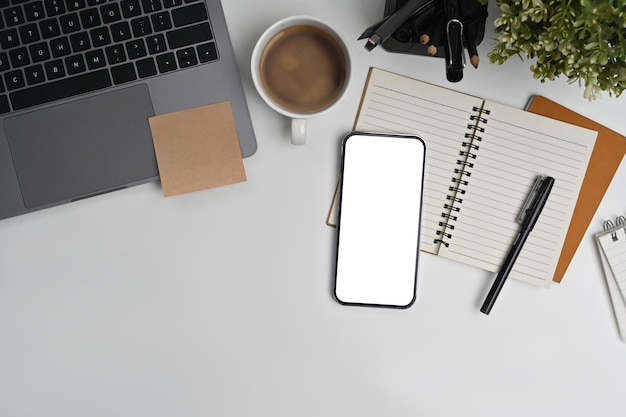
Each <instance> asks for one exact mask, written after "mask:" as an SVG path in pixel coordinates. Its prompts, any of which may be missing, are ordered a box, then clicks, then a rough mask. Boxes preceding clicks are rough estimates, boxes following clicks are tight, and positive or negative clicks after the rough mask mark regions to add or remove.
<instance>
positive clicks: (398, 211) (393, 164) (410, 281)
mask: <svg viewBox="0 0 626 417" xmlns="http://www.w3.org/2000/svg"><path fill="white" fill-rule="evenodd" d="M425 154H426V146H425V144H424V141H423V140H422V139H421V138H419V137H418V136H408V135H393V134H375V133H363V132H353V133H351V134H349V135H347V136H346V137H345V138H344V140H343V144H342V168H341V183H340V194H339V199H340V200H339V219H338V223H337V229H338V234H337V262H336V270H335V288H334V292H335V298H336V299H337V301H339V302H340V303H342V304H349V305H367V306H381V307H397V308H407V307H410V306H411V305H412V304H413V303H414V301H415V297H416V286H417V268H418V259H419V240H420V224H421V213H422V191H423V188H424V163H425Z"/></svg>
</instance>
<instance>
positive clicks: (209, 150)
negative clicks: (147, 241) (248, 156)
mask: <svg viewBox="0 0 626 417" xmlns="http://www.w3.org/2000/svg"><path fill="white" fill-rule="evenodd" d="M148 120H149V122H150V129H151V130H152V138H153V141H154V150H155V153H156V157H157V163H158V166H159V174H160V176H161V185H162V187H163V195H165V196H166V197H169V196H173V195H178V194H185V193H190V192H194V191H199V190H205V189H208V188H214V187H220V186H223V185H228V184H235V183H238V182H243V181H246V172H245V169H244V165H243V159H242V156H241V149H240V147H239V140H238V137H237V130H236V128H235V119H234V117H233V113H232V109H231V106H230V102H228V101H224V102H220V103H216V104H210V105H207V106H202V107H196V108H192V109H188V110H182V111H179V112H175V113H168V114H164V115H160V116H155V117H151V118H149V119H148Z"/></svg>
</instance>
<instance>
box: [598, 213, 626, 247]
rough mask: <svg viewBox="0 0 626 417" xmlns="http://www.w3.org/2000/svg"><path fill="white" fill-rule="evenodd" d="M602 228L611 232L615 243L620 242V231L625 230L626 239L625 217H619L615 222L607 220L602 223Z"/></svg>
mask: <svg viewBox="0 0 626 417" xmlns="http://www.w3.org/2000/svg"><path fill="white" fill-rule="evenodd" d="M602 227H603V229H604V230H605V231H610V232H611V239H613V242H615V241H617V240H619V237H618V232H619V231H620V229H623V230H624V237H626V217H624V216H618V217H617V218H616V219H615V222H613V221H612V220H606V221H604V223H602Z"/></svg>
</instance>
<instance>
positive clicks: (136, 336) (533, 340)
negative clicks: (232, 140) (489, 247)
mask: <svg viewBox="0 0 626 417" xmlns="http://www.w3.org/2000/svg"><path fill="white" fill-rule="evenodd" d="M491 3H494V2H491ZM383 5H384V1H383V0H344V1H337V0H315V1H309V2H303V1H297V2H296V1H288V0H267V1H265V2H262V3H256V2H252V1H250V0H227V1H224V9H225V13H226V17H227V21H228V24H229V26H230V29H231V35H232V41H233V43H234V47H235V50H236V52H237V59H238V62H239V65H240V69H241V73H242V77H243V80H244V83H245V89H246V95H247V98H248V102H249V105H250V111H251V114H252V118H253V123H254V126H255V130H256V134H257V137H258V144H259V149H258V152H257V153H256V155H254V156H253V157H251V158H248V159H246V160H245V168H246V171H247V175H248V181H247V182H246V183H243V184H238V185H233V186H229V187H224V188H220V189H215V190H209V191H204V192H198V193H194V194H189V195H184V196H179V197H173V198H167V199H165V198H163V196H162V194H161V188H160V186H159V184H149V185H143V186H139V187H134V188H131V189H128V190H124V191H120V192H116V193H112V194H109V195H105V196H100V197H97V198H93V199H89V200H85V201H81V202H78V203H74V204H70V205H65V206H61V207H57V208H53V209H48V210H44V211H41V212H38V213H34V214H30V215H26V216H21V217H18V218H13V219H8V220H3V221H2V222H0V415H1V416H7V417H24V416H29V417H30V416H37V417H39V416H64V417H79V416H80V417H82V416H92V417H95V416H102V417H105V416H106V417H109V416H133V417H136V416H150V417H160V416H184V417H195V416H198V417H199V416H202V417H206V416H223V417H226V416H272V417H277V416H289V417H292V416H459V415H463V416H481V417H486V416H528V415H533V416H553V415H561V416H564V415H567V416H570V417H574V416H589V415H597V416H621V415H623V405H624V396H623V393H624V389H623V387H624V384H625V383H626V344H625V343H622V342H621V341H620V339H619V336H618V332H617V328H616V325H615V321H614V318H613V312H612V307H611V304H610V300H609V296H608V293H607V288H606V284H605V282H604V278H603V275H602V272H601V265H600V263H599V259H598V256H597V253H596V248H595V244H594V242H593V239H592V233H593V232H595V231H598V230H600V229H601V222H602V220H604V219H607V218H612V217H614V216H616V215H618V214H624V213H625V212H626V200H625V199H624V190H625V189H626V163H624V164H622V167H621V169H620V170H619V172H618V173H617V175H616V177H615V179H614V181H613V183H612V185H611V188H610V189H609V191H608V193H607V195H606V197H605V198H604V200H603V202H602V204H601V206H600V208H599V210H598V212H597V214H596V217H595V218H594V220H593V222H592V224H591V226H590V228H589V230H588V232H587V234H586V236H585V239H584V240H583V242H582V244H581V246H580V248H579V250H578V253H577V255H576V256H575V258H574V260H573V262H572V264H571V266H570V268H569V271H568V273H567V275H566V277H565V279H564V281H563V283H562V284H558V285H554V286H553V287H552V288H551V289H549V290H545V289H539V288H535V287H532V286H529V285H527V284H524V283H520V282H515V281H509V282H507V284H506V286H505V289H504V291H503V293H502V294H501V296H500V298H499V299H498V303H497V305H496V307H495V308H494V310H493V312H492V314H491V315H490V316H485V315H483V314H482V313H480V312H479V307H480V304H481V302H482V300H483V298H484V296H485V294H486V292H487V290H488V288H489V286H490V285H491V282H492V280H493V278H494V277H493V275H491V274H488V273H485V272H483V271H480V270H475V269H472V268H469V267H466V266H464V265H461V264H457V263H454V262H451V261H446V260H444V259H439V258H437V257H434V256H431V255H428V254H423V255H422V256H421V265H420V272H419V287H418V298H417V302H416V304H415V305H414V306H413V307H412V308H410V309H408V310H400V311H398V310H388V309H371V308H349V307H344V306H341V305H339V304H338V303H337V302H335V301H334V300H333V297H332V295H331V287H332V280H333V265H334V259H333V256H334V255H333V254H334V252H333V250H334V245H335V238H336V236H335V229H332V228H329V227H327V226H326V225H325V224H324V221H325V218H326V214H327V210H328V207H329V203H330V200H331V197H332V194H333V191H334V187H335V184H336V182H337V177H338V162H339V161H338V156H339V143H340V140H341V137H342V136H343V135H344V134H345V133H347V132H348V131H349V130H350V129H351V126H352V124H353V121H354V117H355V112H356V109H357V105H358V102H359V98H360V96H361V92H362V87H363V83H364V80H365V76H366V73H367V70H368V67H370V66H377V67H381V68H384V69H388V70H391V71H395V72H399V73H402V74H406V75H409V76H412V77H415V78H419V79H422V80H425V81H429V82H433V83H435V84H439V85H443V86H448V87H452V88H455V89H457V90H460V91H464V92H468V93H472V94H475V95H480V96H482V97H485V98H488V99H491V100H495V101H498V102H501V103H503V104H508V105H511V106H515V107H518V108H523V107H524V106H525V104H526V102H527V100H528V98H529V97H530V96H531V95H533V94H542V95H545V96H547V97H548V98H550V99H553V100H555V101H558V102H560V103H562V104H564V105H566V106H568V107H570V108H572V109H573V110H576V111H578V112H580V113H582V114H584V115H586V116H588V117H590V118H592V119H595V120H597V121H598V122H601V123H603V124H606V125H607V126H609V127H611V128H613V129H614V130H617V131H618V132H620V133H622V134H626V127H625V125H624V118H623V117H624V114H626V112H625V111H626V97H621V98H619V99H615V98H609V97H608V94H605V97H604V98H603V99H601V100H598V101H595V102H588V101H586V100H585V99H583V97H582V90H581V89H579V88H578V86H577V85H568V84H567V82H566V81H565V80H558V81H555V82H549V83H545V84H541V83H540V82H539V81H537V80H535V79H533V77H532V74H531V72H530V71H529V69H528V66H529V65H530V63H529V62H527V61H526V62H521V61H520V60H519V59H517V58H514V59H511V60H510V62H508V63H507V64H506V65H504V66H495V65H490V64H489V63H488V59H487V58H486V54H487V51H488V50H489V49H490V47H489V45H491V39H492V37H493V24H492V22H493V19H494V18H495V15H496V12H495V10H494V7H493V4H492V5H491V6H490V13H491V15H490V17H489V19H488V27H487V32H486V35H485V41H484V42H483V43H482V44H481V45H480V46H479V51H480V53H481V58H482V61H481V65H480V68H479V69H478V70H474V69H473V68H471V67H469V68H467V69H466V71H465V77H464V79H463V81H462V82H460V83H458V84H455V85H451V84H449V83H447V81H446V80H445V74H444V67H443V62H442V60H441V59H434V58H425V57H412V56H411V57H409V56H400V55H394V54H390V53H387V52H385V51H383V50H382V48H377V49H376V50H374V51H373V52H371V53H368V52H366V51H365V49H364V48H363V44H364V42H363V41H357V40H356V38H357V37H358V35H360V33H361V32H362V31H363V30H364V29H365V28H366V27H368V26H369V25H371V24H373V23H374V22H375V21H377V20H378V19H380V17H381V15H382V11H383ZM295 14H309V15H314V16H317V17H320V18H322V19H325V20H326V21H328V22H329V23H331V24H332V25H334V26H335V27H337V28H339V30H340V31H341V32H342V33H343V35H344V36H345V37H346V38H347V39H349V46H350V49H351V52H352V57H353V60H354V74H353V76H354V84H353V86H352V90H351V91H350V94H349V96H348V97H347V99H346V100H345V101H344V103H343V104H342V106H341V107H340V108H339V109H338V110H337V111H335V112H334V113H332V114H329V115H327V116H324V117H322V118H319V119H317V120H315V121H313V122H312V123H310V137H309V143H308V144H307V145H306V146H305V147H294V146H292V145H291V144H290V143H289V139H288V122H287V120H286V119H284V118H283V117H281V116H279V115H277V114H276V113H274V112H273V111H271V110H270V109H269V108H268V107H267V106H265V105H264V104H263V102H262V101H261V99H260V97H259V96H258V94H257V93H256V91H255V90H254V88H253V86H252V82H251V78H250V70H249V60H250V55H251V52H252V47H253V44H254V42H255V41H256V38H257V37H258V36H259V35H260V34H261V32H262V31H263V30H264V29H265V28H266V27H267V26H269V25H270V24H271V23H273V22H274V21H276V20H278V19H279V18H282V17H285V16H289V15H295Z"/></svg>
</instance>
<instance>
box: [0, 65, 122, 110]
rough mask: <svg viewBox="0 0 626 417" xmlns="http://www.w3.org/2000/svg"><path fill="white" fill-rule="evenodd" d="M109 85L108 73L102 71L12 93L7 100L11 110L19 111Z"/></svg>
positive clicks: (110, 83)
mask: <svg viewBox="0 0 626 417" xmlns="http://www.w3.org/2000/svg"><path fill="white" fill-rule="evenodd" d="M111 85H112V82H111V76H110V75H109V71H108V70H106V69H102V70H98V71H94V72H87V73H84V74H81V75H78V76H75V77H71V78H65V79H62V80H57V81H54V82H51V83H47V84H40V85H37V86H34V87H29V88H26V89H23V90H18V91H14V92H12V93H10V94H9V98H10V100H11V103H12V104H13V108H14V109H15V110H21V109H26V108H28V107H33V106H37V105H39V104H44V103H49V102H52V101H56V100H61V99H64V98H67V97H72V96H76V95H78V94H84V93H89V92H92V91H97V90H101V89H103V88H107V87H110V86H111Z"/></svg>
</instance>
